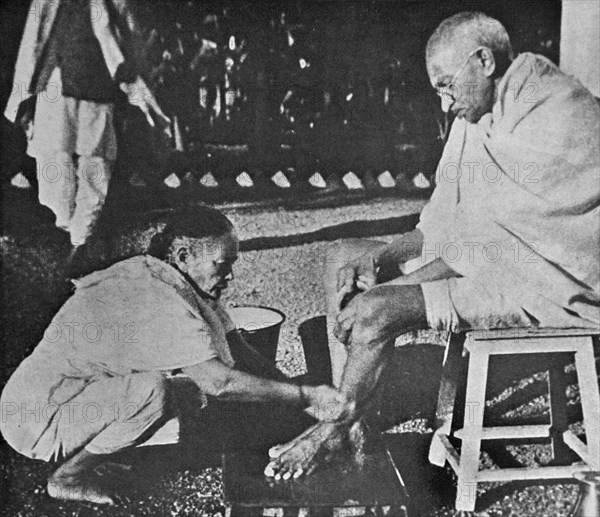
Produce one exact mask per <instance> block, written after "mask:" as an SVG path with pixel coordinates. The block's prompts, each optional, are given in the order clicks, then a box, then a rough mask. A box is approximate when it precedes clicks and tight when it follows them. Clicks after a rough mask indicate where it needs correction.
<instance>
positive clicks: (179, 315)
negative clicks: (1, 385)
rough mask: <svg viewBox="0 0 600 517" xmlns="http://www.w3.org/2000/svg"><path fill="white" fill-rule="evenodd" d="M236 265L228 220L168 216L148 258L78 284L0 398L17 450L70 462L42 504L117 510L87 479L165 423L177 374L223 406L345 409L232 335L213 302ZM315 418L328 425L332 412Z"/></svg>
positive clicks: (332, 393) (207, 212) (329, 392)
mask: <svg viewBox="0 0 600 517" xmlns="http://www.w3.org/2000/svg"><path fill="white" fill-rule="evenodd" d="M237 255H238V240H237V237H236V235H235V232H234V229H233V227H232V225H231V223H230V222H229V220H228V219H227V218H226V217H225V216H223V215H222V214H221V213H220V212H218V211H216V210H214V209H210V208H197V209H194V210H193V211H189V210H188V211H183V212H180V213H177V214H175V216H173V217H172V218H171V219H170V220H169V221H168V222H167V223H166V225H165V226H164V228H163V230H162V231H161V232H159V233H158V234H157V235H156V236H155V237H154V238H153V241H152V243H151V245H150V249H149V250H148V253H147V254H145V255H139V256H136V257H132V258H129V259H127V260H123V261H120V262H117V263H116V264H114V265H112V266H111V267H108V268H107V269H104V270H100V271H96V272H94V273H92V274H90V275H88V276H86V277H84V278H82V279H80V280H78V281H77V282H76V290H75V293H74V294H73V296H72V297H71V298H70V299H69V300H67V302H66V303H65V304H64V305H63V307H62V308H61V309H60V310H59V311H58V313H57V314H56V316H55V317H54V319H53V320H52V322H51V324H50V325H49V327H48V328H47V329H46V332H45V334H44V338H43V339H42V341H41V342H40V343H39V344H38V346H37V347H36V348H35V350H34V351H33V353H32V354H31V355H30V356H29V357H27V358H26V359H25V360H24V361H23V363H22V364H21V365H20V366H19V367H18V368H17V370H16V371H15V372H14V373H13V375H12V377H11V378H10V379H9V381H8V383H7V385H6V387H5V389H4V391H3V392H2V396H1V404H2V420H1V422H0V430H1V431H2V435H3V436H4V438H5V440H6V441H7V442H8V443H9V444H10V445H11V446H12V447H13V448H14V449H15V450H16V451H18V452H19V453H21V454H24V455H25V456H27V457H29V458H35V459H40V460H43V461H62V460H66V461H64V462H63V463H62V464H61V466H60V467H59V468H58V469H57V470H56V471H55V472H54V473H53V474H52V475H51V476H50V478H49V480H48V493H49V495H50V496H52V497H54V498H60V499H71V500H82V501H92V502H94V503H106V504H112V503H113V502H114V494H113V493H111V491H110V490H108V489H107V488H105V487H103V486H102V484H101V483H100V482H99V479H98V478H97V475H96V474H95V471H94V469H95V467H97V466H98V465H100V464H101V463H103V462H104V461H106V459H107V455H109V454H113V453H115V452H118V451H122V450H124V449H126V448H128V447H132V446H135V445H138V444H140V443H142V442H144V441H145V440H147V439H148V438H149V437H151V436H152V435H153V433H154V432H155V431H156V430H157V429H158V428H159V427H160V426H162V425H163V424H164V422H166V420H167V419H169V418H171V417H172V415H173V413H172V409H173V408H172V404H171V403H170V402H169V400H170V399H169V396H168V389H167V380H166V377H165V374H166V373H167V372H170V371H172V370H174V369H181V370H183V372H184V373H185V374H186V375H188V376H189V377H190V378H191V379H192V380H193V381H194V382H195V383H196V384H197V385H198V387H199V388H200V390H201V391H202V392H203V393H205V394H207V395H212V396H214V397H217V398H218V399H220V400H224V401H232V402H254V403H274V404H285V405H288V406H289V407H290V408H295V409H296V410H297V411H298V412H299V413H302V412H301V411H300V410H301V409H305V408H308V407H312V408H318V407H327V408H337V407H339V408H342V407H343V404H342V399H341V398H340V396H339V393H338V391H337V390H335V389H334V388H332V387H329V386H325V385H322V386H308V385H307V386H302V385H300V386H299V385H296V384H292V383H290V382H287V380H286V378H285V377H283V376H282V375H281V374H280V373H279V372H278V371H277V370H276V369H275V368H274V367H272V366H271V367H269V365H268V364H265V363H264V362H262V361H261V359H260V356H259V354H257V353H254V352H253V350H252V349H251V348H250V347H249V346H247V345H246V344H245V343H244V342H243V340H241V338H240V336H239V334H237V335H236V331H235V329H234V325H233V323H232V322H231V320H230V318H229V316H228V315H227V313H226V311H225V310H224V309H223V308H222V306H221V305H220V303H219V297H220V295H221V291H222V290H223V289H225V288H226V287H227V283H228V281H229V280H231V279H232V278H233V275H232V265H233V263H234V262H235V261H236V259H237ZM231 335H236V339H235V340H232V339H231ZM228 338H229V340H230V342H231V341H233V342H234V343H235V348H234V347H233V346H232V347H230V346H229V345H228V341H227V340H228ZM234 358H235V360H234ZM240 363H243V365H242V366H243V369H244V370H245V371H242V370H241V369H239V368H238V367H239V364H240ZM249 371H250V372H254V374H253V373H248V372H249ZM319 413H320V414H319ZM313 414H315V415H316V417H318V418H321V419H325V418H334V417H335V409H333V410H331V411H325V412H323V411H321V412H318V411H317V412H314V413H313Z"/></svg>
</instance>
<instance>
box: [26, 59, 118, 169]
mask: <svg viewBox="0 0 600 517" xmlns="http://www.w3.org/2000/svg"><path fill="white" fill-rule="evenodd" d="M61 87H62V79H61V74H60V69H59V68H55V69H54V72H52V75H51V76H50V79H49V83H48V87H47V89H46V91H44V92H42V93H40V94H38V95H37V99H36V107H35V118H34V121H33V134H32V137H31V140H30V142H29V146H28V148H27V152H28V154H29V155H30V156H32V157H34V158H37V159H38V160H39V158H40V157H44V156H48V155H51V154H54V153H68V154H77V155H78V156H87V157H89V156H97V157H100V158H104V159H105V160H108V161H114V160H115V159H116V157H117V135H116V132H115V126H114V105H113V104H110V103H98V102H93V101H87V100H79V99H74V98H72V97H63V96H62V95H61V94H60V92H61Z"/></svg>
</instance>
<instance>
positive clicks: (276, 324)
mask: <svg viewBox="0 0 600 517" xmlns="http://www.w3.org/2000/svg"><path fill="white" fill-rule="evenodd" d="M244 307H248V308H251V309H266V310H269V311H271V312H275V313H277V314H279V316H281V321H278V322H277V323H272V324H271V325H267V326H266V327H262V328H263V329H269V328H273V327H276V326H278V325H279V326H280V325H283V324H284V323H285V321H286V320H287V316H286V315H285V313H284V312H282V311H280V310H279V309H275V308H274V307H268V306H267V305H248V304H246V305H232V306H231V307H229V308H230V309H243V308H244ZM257 330H260V329H254V330H250V331H246V332H256V331H257Z"/></svg>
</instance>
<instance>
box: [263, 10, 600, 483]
mask: <svg viewBox="0 0 600 517" xmlns="http://www.w3.org/2000/svg"><path fill="white" fill-rule="evenodd" d="M426 62H427V70H428V74H429V78H430V80H431V84H432V85H433V87H434V88H435V89H436V90H437V92H438V94H439V95H440V97H441V99H442V107H443V109H444V110H445V111H447V110H450V111H451V112H452V114H454V115H455V116H456V120H454V123H453V125H452V128H451V132H450V135H449V138H448V141H447V143H446V146H445V149H444V153H443V156H442V159H441V161H440V164H439V168H438V171H437V172H438V174H437V186H436V189H435V191H434V193H433V195H432V198H431V200H430V202H429V204H428V205H427V206H426V207H425V209H424V210H423V212H422V214H421V218H420V222H419V224H418V226H417V228H416V229H415V230H414V231H411V232H409V233H407V234H404V235H403V236H402V237H400V238H399V239H397V240H396V241H394V242H392V243H390V244H385V243H377V242H362V241H361V242H350V243H347V242H346V243H342V244H343V253H340V250H339V249H338V253H337V255H336V256H337V257H340V256H342V255H343V256H344V258H343V260H344V261H345V262H347V263H346V265H345V266H344V267H342V268H341V269H340V270H339V271H338V272H337V283H336V275H335V272H332V271H330V272H329V273H328V272H327V271H326V278H325V282H326V289H327V292H328V296H329V307H330V316H333V318H332V320H333V321H334V322H335V323H336V327H337V328H336V329H335V334H336V336H337V337H338V338H339V340H340V341H341V343H343V344H345V345H346V346H347V354H348V356H347V361H346V363H345V367H344V368H343V373H342V374H341V380H340V382H341V384H340V389H341V391H342V393H343V394H345V395H346V396H347V397H348V411H346V412H345V413H344V414H346V415H347V418H346V420H344V421H340V422H329V423H318V424H316V425H315V426H314V427H312V428H310V429H309V430H307V431H306V432H304V433H303V434H302V435H301V436H299V437H298V438H297V439H295V440H294V441H292V442H290V443H288V444H286V445H285V446H282V447H280V448H279V449H278V450H277V451H274V453H276V454H279V456H278V457H277V458H276V459H274V460H273V461H272V462H271V463H270V464H269V465H268V466H267V469H266V471H265V473H266V474H268V475H275V476H276V477H277V476H282V475H285V474H286V473H288V472H291V473H292V474H296V473H300V472H309V471H310V470H311V469H313V468H315V466H316V465H317V463H318V462H317V459H316V458H317V457H320V456H321V455H320V454H319V453H320V452H323V451H327V450H328V449H329V448H332V447H335V446H336V444H337V443H339V439H338V438H339V437H340V436H342V435H343V434H345V433H346V432H347V430H348V428H349V425H350V424H351V423H352V422H353V421H356V420H357V419H359V418H360V417H361V415H363V414H364V412H365V408H366V406H367V405H368V403H369V400H370V399H371V398H372V395H373V392H374V390H375V389H376V387H377V385H378V380H379V379H380V375H381V372H382V370H383V368H384V366H385V364H386V361H387V359H388V358H389V357H390V354H391V352H392V350H393V347H394V340H395V338H396V337H397V336H399V335H400V334H402V333H404V332H407V331H411V330H416V329H424V328H427V327H429V328H433V329H443V330H447V331H460V330H465V329H473V328H480V329H486V328H501V327H507V326H523V327H530V326H534V327H538V326H539V327H589V326H597V325H598V324H599V323H600V265H599V263H598V250H599V249H600V241H599V239H600V217H599V214H600V212H599V210H600V207H599V206H600V143H599V141H598V134H599V129H600V109H599V106H598V103H597V102H596V100H595V98H594V97H593V96H592V95H591V94H590V92H589V91H588V90H586V88H584V87H583V86H582V85H581V83H580V82H578V81H577V80H576V79H575V78H573V77H569V76H567V75H565V74H564V73H562V72H561V71H560V70H559V69H558V68H557V67H556V66H555V65H554V64H553V63H551V62H550V61H549V60H548V59H546V58H544V57H542V56H539V55H534V54H530V53H524V54H521V55H519V56H517V57H516V58H515V57H514V56H513V51H512V49H511V44H510V41H509V37H508V34H507V33H506V30H505V29H504V27H503V26H502V25H501V24H500V23H499V22H498V21H497V20H494V19H492V18H489V17H488V16H486V15H484V14H482V13H475V12H464V13H459V14H457V15H455V16H452V17H451V18H448V19H446V20H445V21H443V22H442V23H441V24H440V26H439V27H438V28H437V29H436V31H435V32H434V34H433V35H432V36H431V38H430V39H429V42H428V44H427V55H426ZM357 293H358V294H357ZM340 346H341V345H339V343H338V344H336V343H330V347H331V348H332V349H333V350H334V352H335V350H336V349H338V348H339V347H340ZM332 355H333V356H339V355H340V354H339V353H333V354H332ZM338 363H339V361H338ZM274 455H275V454H274Z"/></svg>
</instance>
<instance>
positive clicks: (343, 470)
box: [223, 448, 409, 517]
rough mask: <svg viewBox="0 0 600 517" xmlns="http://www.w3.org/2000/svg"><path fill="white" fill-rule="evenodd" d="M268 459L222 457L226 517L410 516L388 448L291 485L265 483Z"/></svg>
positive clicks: (338, 462) (321, 470)
mask: <svg viewBox="0 0 600 517" xmlns="http://www.w3.org/2000/svg"><path fill="white" fill-rule="evenodd" d="M268 462H269V458H268V456H267V455H266V454H264V453H262V454H261V453H259V452H253V451H229V452H225V453H224V454H223V486H224V492H225V494H224V495H225V502H226V503H227V504H228V505H229V507H230V508H229V509H228V512H227V517H262V516H263V515H270V516H278V517H283V516H286V517H299V516H310V517H333V515H334V510H335V509H336V508H352V509H353V513H352V515H366V516H373V517H375V516H383V515H388V516H389V517H409V509H408V504H409V500H408V495H407V493H406V489H405V487H404V485H403V484H402V481H401V479H400V478H399V475H398V472H397V471H396V470H395V468H394V464H393V463H392V461H391V459H390V458H389V455H388V454H387V452H386V451H385V449H384V448H379V449H378V450H374V451H371V452H368V453H365V455H364V461H363V462H362V464H361V465H357V463H356V461H355V460H354V458H353V457H347V458H345V459H344V458H341V459H336V461H334V462H331V463H329V464H328V465H326V466H324V467H321V468H319V469H317V470H315V472H313V473H312V474H310V475H308V476H304V477H301V478H299V479H297V480H296V479H289V480H287V481H283V480H281V481H274V480H272V479H271V478H266V477H265V475H264V474H263V470H264V468H265V466H266V465H267V463H268Z"/></svg>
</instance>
